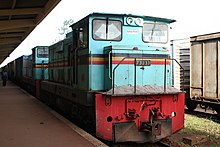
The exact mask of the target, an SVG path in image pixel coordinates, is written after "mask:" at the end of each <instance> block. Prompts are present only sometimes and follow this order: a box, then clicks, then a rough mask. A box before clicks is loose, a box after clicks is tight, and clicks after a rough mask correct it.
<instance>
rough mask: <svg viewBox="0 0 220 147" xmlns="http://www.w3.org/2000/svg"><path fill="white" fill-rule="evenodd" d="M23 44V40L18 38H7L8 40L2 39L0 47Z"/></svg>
mask: <svg viewBox="0 0 220 147" xmlns="http://www.w3.org/2000/svg"><path fill="white" fill-rule="evenodd" d="M20 42H21V39H18V38H7V39H0V45H6V44H16V43H17V44H18V43H20Z"/></svg>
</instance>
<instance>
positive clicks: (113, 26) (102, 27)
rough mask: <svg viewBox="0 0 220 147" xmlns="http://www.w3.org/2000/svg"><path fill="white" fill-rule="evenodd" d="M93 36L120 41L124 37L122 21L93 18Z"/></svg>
mask: <svg viewBox="0 0 220 147" xmlns="http://www.w3.org/2000/svg"><path fill="white" fill-rule="evenodd" d="M92 33H93V34H92V36H93V39H94V40H112V41H120V40H121V39H122V23H121V22H120V21H118V20H108V19H107V20H104V19H103V20H101V19H94V20H93V31H92Z"/></svg>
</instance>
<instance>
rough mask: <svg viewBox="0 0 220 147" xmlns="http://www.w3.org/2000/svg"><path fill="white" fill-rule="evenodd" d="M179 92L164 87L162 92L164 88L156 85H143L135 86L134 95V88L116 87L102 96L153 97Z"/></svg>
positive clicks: (172, 88)
mask: <svg viewBox="0 0 220 147" xmlns="http://www.w3.org/2000/svg"><path fill="white" fill-rule="evenodd" d="M180 92H181V91H180V90H178V89H176V88H174V87H169V86H167V87H166V91H164V86H156V85H145V86H136V93H134V86H118V87H115V88H114V94H113V90H112V89H111V90H109V91H107V92H106V93H104V94H107V95H112V94H113V95H155V94H178V93H180Z"/></svg>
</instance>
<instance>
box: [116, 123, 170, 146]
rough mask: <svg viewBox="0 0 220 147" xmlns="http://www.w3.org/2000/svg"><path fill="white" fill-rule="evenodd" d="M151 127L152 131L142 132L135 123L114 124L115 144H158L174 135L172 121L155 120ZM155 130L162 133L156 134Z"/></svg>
mask: <svg viewBox="0 0 220 147" xmlns="http://www.w3.org/2000/svg"><path fill="white" fill-rule="evenodd" d="M149 124H150V123H149ZM154 124H160V126H161V127H160V128H157V127H156V126H154ZM151 125H152V130H149V131H140V130H139V129H138V128H137V126H136V124H135V122H125V123H115V124H113V137H114V142H126V141H131V142H139V143H143V142H156V141H158V140H161V139H162V138H164V137H167V136H170V135H171V134H172V120H171V119H166V120H154V122H153V124H151ZM154 127H155V128H154ZM156 128H157V129H156ZM155 129H156V130H157V131H160V133H156V132H155Z"/></svg>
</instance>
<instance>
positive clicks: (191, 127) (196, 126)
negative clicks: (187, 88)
mask: <svg viewBox="0 0 220 147" xmlns="http://www.w3.org/2000/svg"><path fill="white" fill-rule="evenodd" d="M179 133H183V134H198V135H206V136H207V137H208V138H209V142H210V143H214V144H213V146H216V145H219V146H220V122H218V121H217V120H215V119H214V118H200V117H199V116H194V115H190V114H185V127H184V129H183V130H181V131H180V132H179Z"/></svg>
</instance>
